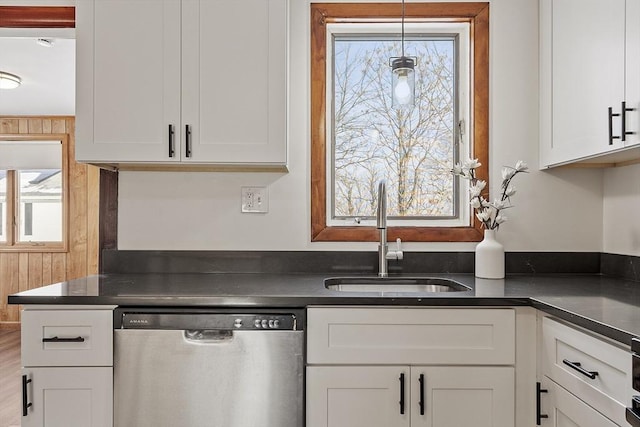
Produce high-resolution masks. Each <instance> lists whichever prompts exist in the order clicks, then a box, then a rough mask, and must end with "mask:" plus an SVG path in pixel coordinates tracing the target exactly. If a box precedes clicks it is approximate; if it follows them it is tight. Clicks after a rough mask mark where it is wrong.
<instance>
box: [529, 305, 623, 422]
mask: <svg viewBox="0 0 640 427" xmlns="http://www.w3.org/2000/svg"><path fill="white" fill-rule="evenodd" d="M539 347H540V356H541V368H542V372H541V373H540V378H541V387H542V389H543V390H546V392H543V393H541V394H540V400H541V402H542V404H541V408H540V413H541V414H542V415H547V418H542V419H541V424H540V425H542V426H545V427H546V426H554V427H556V426H563V427H564V426H576V427H609V426H612V427H613V426H627V425H628V424H627V422H626V420H625V408H626V407H627V406H631V396H632V394H633V390H632V388H631V353H630V351H629V349H627V348H623V347H622V345H618V344H615V343H612V342H610V341H608V340H605V338H604V337H600V336H596V335H595V334H592V333H587V332H585V331H582V330H579V329H577V328H575V327H573V326H571V325H569V324H565V323H564V322H561V321H558V320H555V319H553V318H551V317H547V316H541V319H540V339H539Z"/></svg>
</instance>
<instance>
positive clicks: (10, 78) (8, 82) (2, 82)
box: [0, 71, 22, 89]
mask: <svg viewBox="0 0 640 427" xmlns="http://www.w3.org/2000/svg"><path fill="white" fill-rule="evenodd" d="M20 83H22V79H21V78H20V77H18V76H16V75H15V74H11V73H6V72H4V71H0V89H15V88H17V87H18V86H20Z"/></svg>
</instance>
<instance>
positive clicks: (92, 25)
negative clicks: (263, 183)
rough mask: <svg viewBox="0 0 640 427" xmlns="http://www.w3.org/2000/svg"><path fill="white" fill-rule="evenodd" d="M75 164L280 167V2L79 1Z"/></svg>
mask: <svg viewBox="0 0 640 427" xmlns="http://www.w3.org/2000/svg"><path fill="white" fill-rule="evenodd" d="M76 14H77V18H76V20H77V29H76V33H77V89H78V90H77V93H78V95H77V98H78V99H77V119H76V126H77V131H76V147H77V148H76V158H77V159H78V160H79V161H83V162H93V163H113V164H119V165H120V167H121V168H127V167H128V166H132V165H136V164H138V165H145V164H146V165H149V164H165V165H170V164H171V163H177V164H182V165H185V164H187V163H193V164H200V165H230V166H243V165H246V166H265V167H272V166H275V167H283V166H285V165H286V162H287V139H286V136H287V130H286V125H287V123H286V118H287V71H288V61H287V37H288V30H287V29H288V0H160V1H159V0H99V1H97V0H86V1H82V2H78V5H77V11H76Z"/></svg>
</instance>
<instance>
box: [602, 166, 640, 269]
mask: <svg viewBox="0 0 640 427" xmlns="http://www.w3.org/2000/svg"><path fill="white" fill-rule="evenodd" d="M639 213H640V165H631V166H624V167H620V168H611V169H607V170H606V171H605V173H604V215H603V234H604V236H603V251H604V252H608V253H613V254H620V255H633V256H640V214H639Z"/></svg>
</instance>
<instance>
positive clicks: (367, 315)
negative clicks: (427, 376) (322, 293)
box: [307, 307, 515, 365]
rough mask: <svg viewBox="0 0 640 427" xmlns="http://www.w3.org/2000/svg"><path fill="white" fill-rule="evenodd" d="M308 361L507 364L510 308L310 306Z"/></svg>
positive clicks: (511, 349)
mask: <svg viewBox="0 0 640 427" xmlns="http://www.w3.org/2000/svg"><path fill="white" fill-rule="evenodd" d="M307 350H308V352H307V362H308V363H309V364H323V363H336V364H362V363H376V364H394V363H395V364H397V363H402V364H424V363H428V364H430V365H435V364H447V365H469V364H472V365H512V364H514V362H515V311H514V310H513V309H511V308H505V309H467V308H453V309H452V308H446V309H444V308H413V307H412V308H404V307H403V308H400V307H399V308H375V307H336V308H333V307H312V308H309V309H308V310H307Z"/></svg>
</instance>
